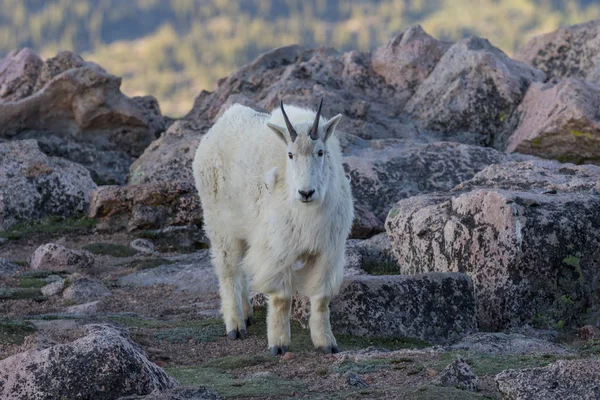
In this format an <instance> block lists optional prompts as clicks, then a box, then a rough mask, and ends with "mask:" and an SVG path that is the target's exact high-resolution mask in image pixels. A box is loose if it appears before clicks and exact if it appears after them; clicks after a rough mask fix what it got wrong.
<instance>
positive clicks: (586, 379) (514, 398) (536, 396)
mask: <svg viewBox="0 0 600 400" xmlns="http://www.w3.org/2000/svg"><path fill="white" fill-rule="evenodd" d="M496 384H497V386H498V390H499V391H500V393H501V394H502V398H503V399H505V400H547V399H564V400H579V399H598V398H600V361H598V360H570V361H566V360H561V361H557V362H555V363H554V364H551V365H549V366H547V367H543V368H530V369H522V370H514V369H510V370H506V371H502V372H501V373H499V374H498V375H496Z"/></svg>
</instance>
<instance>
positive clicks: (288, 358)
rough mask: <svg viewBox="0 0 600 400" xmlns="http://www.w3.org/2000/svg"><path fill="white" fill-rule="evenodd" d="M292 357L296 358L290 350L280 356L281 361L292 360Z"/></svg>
mask: <svg viewBox="0 0 600 400" xmlns="http://www.w3.org/2000/svg"><path fill="white" fill-rule="evenodd" d="M294 358H296V354H295V353H292V352H291V351H288V352H287V353H285V354H284V355H283V356H282V357H281V361H290V360H293V359H294Z"/></svg>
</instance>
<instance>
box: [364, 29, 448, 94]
mask: <svg viewBox="0 0 600 400" xmlns="http://www.w3.org/2000/svg"><path fill="white" fill-rule="evenodd" d="M450 46H451V43H448V42H441V41H439V40H436V39H434V38H433V37H431V36H430V35H428V34H427V33H426V32H425V31H424V30H423V28H421V26H420V25H415V26H411V27H410V28H408V29H407V30H405V31H404V32H402V33H401V34H399V35H398V36H396V37H394V38H393V39H392V40H390V41H389V42H388V43H387V45H385V46H382V47H379V48H377V49H375V50H374V51H373V53H372V54H371V64H372V65H373V70H374V71H375V72H376V73H378V74H379V75H381V76H383V78H384V79H385V81H386V82H387V83H388V84H389V85H391V86H393V87H394V88H395V89H396V96H401V97H402V98H403V99H406V100H408V99H409V98H410V96H412V94H413V93H414V91H415V89H416V88H417V86H418V85H419V84H421V82H423V81H424V80H425V78H427V76H429V74H430V73H431V71H433V68H434V67H435V66H436V64H437V63H438V61H439V60H440V58H442V56H443V55H444V53H445V52H446V51H447V50H448V48H449V47H450Z"/></svg>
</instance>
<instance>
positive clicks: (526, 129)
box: [506, 42, 600, 164]
mask: <svg viewBox="0 0 600 400" xmlns="http://www.w3.org/2000/svg"><path fill="white" fill-rule="evenodd" d="M599 43H600V42H599ZM599 68H600V64H599ZM598 108H600V87H597V86H596V85H592V84H590V83H587V82H584V81H581V80H577V79H573V78H567V79H565V80H563V81H561V82H559V83H558V84H556V85H549V84H541V83H534V84H532V85H531V86H530V87H529V89H528V90H527V93H526V95H525V98H524V99H523V101H522V103H521V104H520V105H519V107H518V108H517V110H516V111H515V113H514V114H513V119H514V120H515V124H518V126H517V129H516V130H515V131H514V132H513V133H512V135H511V136H510V137H509V138H508V144H507V147H506V150H507V151H510V152H512V151H518V152H520V153H526V154H534V155H536V156H540V157H544V158H554V159H558V160H560V161H562V162H565V161H569V162H574V163H577V164H582V163H595V164H598V163H600V135H599V134H598V132H600V116H599V115H598ZM556 110H560V112H556Z"/></svg>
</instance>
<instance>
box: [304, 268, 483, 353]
mask: <svg viewBox="0 0 600 400" xmlns="http://www.w3.org/2000/svg"><path fill="white" fill-rule="evenodd" d="M475 307H476V306H475V298H474V295H473V286H472V282H471V280H470V279H469V277H468V276H467V275H465V274H460V273H446V274H440V273H432V274H424V275H416V276H399V275H397V276H368V275H358V276H352V277H347V278H345V279H344V283H343V284H342V288H341V291H340V293H339V294H338V295H337V296H335V297H334V298H333V299H332V301H331V304H330V311H331V327H332V330H333V332H334V333H339V334H348V335H355V336H405V337H412V338H419V339H423V340H426V341H428V342H430V343H449V342H452V341H455V340H457V339H459V338H460V337H462V336H465V335H468V334H470V333H473V332H475V331H476V330H477V325H476V321H475V309H476V308H475ZM309 313H310V308H309V302H308V299H306V298H303V297H300V296H297V297H295V298H294V310H293V317H294V319H296V320H298V321H300V323H301V324H302V325H303V326H307V325H308V316H309Z"/></svg>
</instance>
